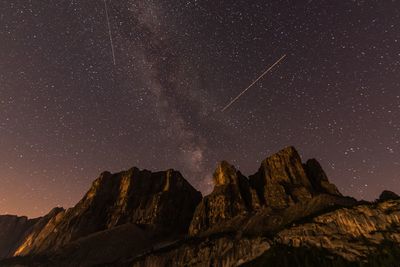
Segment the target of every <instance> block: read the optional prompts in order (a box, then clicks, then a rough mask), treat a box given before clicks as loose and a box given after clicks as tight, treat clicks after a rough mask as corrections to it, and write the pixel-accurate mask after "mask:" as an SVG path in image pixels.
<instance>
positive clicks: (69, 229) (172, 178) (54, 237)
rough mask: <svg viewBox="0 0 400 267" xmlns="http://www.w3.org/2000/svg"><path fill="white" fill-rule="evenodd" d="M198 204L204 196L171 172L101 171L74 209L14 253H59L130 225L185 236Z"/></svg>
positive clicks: (175, 173) (60, 214) (178, 175)
mask: <svg viewBox="0 0 400 267" xmlns="http://www.w3.org/2000/svg"><path fill="white" fill-rule="evenodd" d="M200 200H201V193H200V192H198V191H197V190H196V189H194V188H193V187H192V186H191V185H190V184H189V183H188V182H187V181H186V180H185V179H184V178H183V177H182V175H181V174H180V173H179V172H177V171H174V170H172V169H170V170H167V171H161V172H154V173H153V172H150V171H147V170H139V169H138V168H132V169H129V170H128V171H123V172H120V173H116V174H111V173H110V172H103V173H102V174H101V175H100V177H99V178H97V179H96V180H95V181H94V182H93V184H92V186H91V188H90V189H89V191H88V192H87V193H86V194H85V196H84V197H83V198H82V200H81V201H79V202H78V204H77V205H76V206H75V207H73V208H71V209H68V210H67V211H66V212H62V213H59V214H57V216H58V218H55V219H53V220H51V221H50V222H49V223H48V224H47V225H45V226H44V227H43V228H42V230H41V231H40V232H39V233H36V239H35V240H34V241H31V240H28V241H25V242H23V243H22V244H21V246H20V248H18V249H17V251H16V253H15V255H26V254H29V253H32V252H34V253H37V252H42V251H46V250H51V249H56V248H59V247H61V246H63V245H65V244H67V243H69V242H72V241H74V240H77V239H78V238H82V237H84V236H88V235H90V234H92V233H95V232H98V231H104V230H106V229H111V228H114V227H117V226H118V225H122V224H126V223H134V224H136V225H139V226H141V227H142V228H146V229H147V228H150V229H151V230H152V231H154V232H160V233H163V232H168V233H178V234H183V233H185V232H186V231H187V228H188V226H189V223H190V221H191V218H192V213H193V210H194V209H195V207H196V206H197V204H198V203H199V201H200Z"/></svg>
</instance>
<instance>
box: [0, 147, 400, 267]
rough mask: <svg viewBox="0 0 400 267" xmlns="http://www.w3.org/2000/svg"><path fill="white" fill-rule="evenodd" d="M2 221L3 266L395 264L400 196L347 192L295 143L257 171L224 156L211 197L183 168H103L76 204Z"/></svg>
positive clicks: (1, 218) (399, 240) (399, 236)
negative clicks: (364, 197) (358, 196)
mask: <svg viewBox="0 0 400 267" xmlns="http://www.w3.org/2000/svg"><path fill="white" fill-rule="evenodd" d="M0 227H1V228H0V229H1V230H2V232H1V233H0V257H1V258H2V260H1V261H0V266H239V265H244V266H266V265H270V264H280V265H281V266H283V267H284V266H395V265H394V264H398V261H396V260H399V250H398V249H396V248H398V246H399V245H400V199H399V197H398V196H397V195H396V194H395V193H393V192H389V191H384V192H383V193H382V195H381V196H380V199H379V200H377V201H375V202H373V203H370V202H365V201H363V202H358V201H356V200H355V199H353V198H351V197H345V196H342V194H341V193H340V192H339V190H338V189H337V188H336V186H335V185H333V184H331V183H330V182H329V180H328V178H327V176H326V174H325V172H324V171H323V169H322V167H321V165H320V164H319V163H318V161H317V160H315V159H311V160H308V161H306V162H305V163H303V162H302V160H301V158H300V156H299V154H298V153H297V151H296V150H295V149H294V148H293V147H288V148H285V149H283V150H281V151H279V152H278V153H276V154H274V155H272V156H270V157H268V158H266V159H265V160H264V161H262V163H261V166H260V168H259V170H258V171H257V172H256V173H255V174H254V175H251V176H249V177H245V176H244V175H243V174H242V173H241V172H240V171H238V170H237V169H236V168H235V167H234V166H232V165H230V164H229V163H228V162H225V161H222V162H221V163H219V164H218V166H217V169H216V171H215V173H214V190H213V191H212V193H211V194H209V195H207V196H205V197H202V196H201V194H200V193H199V192H198V191H197V190H195V189H194V188H193V187H192V186H191V185H190V184H189V183H188V182H187V181H186V180H185V179H184V178H183V177H182V175H181V174H180V173H179V172H177V171H174V170H167V171H162V172H150V171H147V170H139V169H138V168H132V169H130V170H128V171H123V172H120V173H116V174H111V173H109V172H104V173H102V174H101V175H100V177H99V178H98V179H96V180H95V181H94V182H93V185H92V187H91V188H90V189H89V191H88V192H87V193H86V195H85V196H84V197H83V198H82V200H81V201H79V202H78V204H76V206H75V207H73V208H70V209H68V210H64V209H61V208H56V209H53V210H52V211H51V212H50V213H49V214H48V215H46V216H44V217H42V218H37V219H32V220H29V219H27V218H26V217H16V216H0ZM293 264H294V265H293ZM378 264H380V265H378Z"/></svg>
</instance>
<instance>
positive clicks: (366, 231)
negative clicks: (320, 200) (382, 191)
mask: <svg viewBox="0 0 400 267" xmlns="http://www.w3.org/2000/svg"><path fill="white" fill-rule="evenodd" d="M275 241H276V242H277V243H281V244H284V245H290V246H292V247H318V248H324V249H326V250H328V251H330V252H332V254H336V255H339V256H341V257H343V258H345V259H347V260H350V261H355V260H357V259H359V258H366V257H367V256H368V255H369V254H372V253H374V252H377V250H379V246H380V245H381V244H382V243H383V242H393V243H394V244H398V245H400V201H399V200H389V201H385V202H380V203H377V204H372V205H360V206H356V207H353V208H351V209H348V208H345V209H339V210H337V211H335V212H330V213H327V214H323V215H321V216H317V217H315V218H313V219H312V220H311V221H310V222H308V223H305V224H301V225H299V226H294V227H290V228H288V229H285V230H283V231H281V232H279V233H278V234H277V236H276V238H275Z"/></svg>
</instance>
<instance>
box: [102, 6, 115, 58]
mask: <svg viewBox="0 0 400 267" xmlns="http://www.w3.org/2000/svg"><path fill="white" fill-rule="evenodd" d="M104 9H105V11H106V19H107V25H108V34H109V36H110V44H111V52H112V56H113V62H114V65H117V63H116V61H115V52H114V43H113V38H112V33H111V25H110V18H109V17H108V9H107V0H104Z"/></svg>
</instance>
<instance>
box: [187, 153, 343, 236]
mask: <svg viewBox="0 0 400 267" xmlns="http://www.w3.org/2000/svg"><path fill="white" fill-rule="evenodd" d="M214 182H215V188H214V190H213V192H212V193H211V194H210V195H208V196H205V197H204V198H203V200H202V202H201V203H200V205H199V206H198V207H197V209H196V212H195V214H194V217H193V221H192V224H191V226H190V233H191V234H192V235H195V234H198V233H200V232H202V231H204V230H206V229H208V228H210V227H212V226H214V225H218V224H219V223H220V222H221V221H225V220H227V219H228V218H233V217H235V216H237V215H239V214H241V213H244V212H252V211H257V210H259V209H261V208H271V209H284V208H287V207H289V206H292V205H294V204H295V203H298V202H305V201H307V200H310V199H311V198H312V197H313V196H316V195H319V194H330V195H335V196H341V194H340V193H339V191H338V190H337V188H336V187H335V186H334V185H333V184H331V183H329V181H328V178H327V176H326V174H325V172H324V171H323V170H322V168H321V166H320V164H319V163H318V162H317V161H316V160H315V159H313V160H309V161H307V163H306V164H303V163H302V161H301V158H300V155H299V153H298V152H297V150H296V149H295V148H294V147H292V146H290V147H286V148H284V149H282V150H280V151H279V152H277V153H275V154H273V155H271V156H269V157H267V158H266V159H265V160H263V161H262V163H261V166H260V168H259V170H258V171H257V172H256V173H255V174H254V175H251V176H249V178H247V177H245V176H243V175H242V174H241V173H240V172H239V171H237V170H236V168H235V167H234V166H232V165H230V164H229V163H227V162H226V161H222V162H220V163H219V164H218V166H217V169H216V171H215V173H214Z"/></svg>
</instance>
